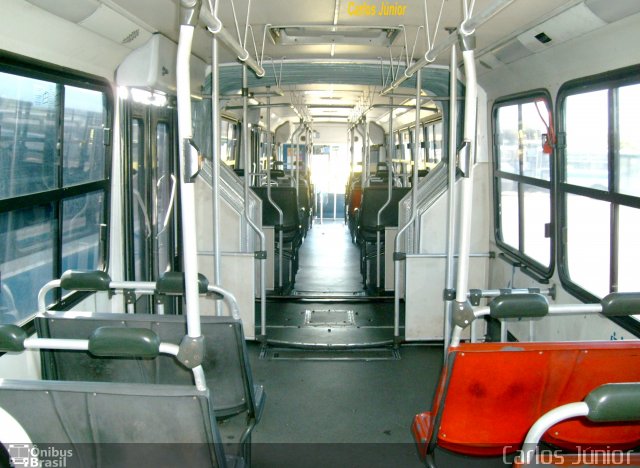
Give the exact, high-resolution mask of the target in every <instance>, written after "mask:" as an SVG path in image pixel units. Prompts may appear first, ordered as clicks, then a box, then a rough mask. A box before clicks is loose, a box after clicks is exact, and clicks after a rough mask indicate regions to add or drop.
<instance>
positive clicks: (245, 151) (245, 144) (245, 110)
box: [241, 64, 267, 339]
mask: <svg viewBox="0 0 640 468" xmlns="http://www.w3.org/2000/svg"><path fill="white" fill-rule="evenodd" d="M248 101H249V85H248V79H247V66H246V65H244V64H243V65H242V142H241V143H242V156H243V157H244V217H245V219H246V221H247V224H248V225H249V226H250V227H251V229H253V230H254V231H255V233H256V234H257V235H258V239H260V252H259V255H258V257H259V258H260V335H262V339H266V336H267V323H266V320H267V292H266V289H267V288H266V279H267V278H266V260H267V259H266V258H265V257H266V255H265V244H266V243H265V238H264V232H262V229H260V228H259V227H258V226H256V224H255V223H254V222H253V220H252V219H251V216H249V177H250V175H249V174H250V170H251V169H250V166H251V155H250V154H249V138H250V137H249V122H248V120H249V102H248Z"/></svg>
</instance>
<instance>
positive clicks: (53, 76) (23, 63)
mask: <svg viewBox="0 0 640 468" xmlns="http://www.w3.org/2000/svg"><path fill="white" fill-rule="evenodd" d="M0 72H2V73H7V74H12V75H15V76H20V77H24V78H28V79H36V80H42V81H47V82H50V83H53V84H55V85H56V86H57V87H58V89H59V90H60V93H59V103H58V108H57V109H56V112H57V116H56V118H57V124H56V125H57V128H56V134H57V137H58V139H59V141H60V148H59V149H58V151H57V152H56V154H55V156H54V160H55V164H56V166H57V167H58V169H57V174H58V175H57V176H56V178H57V185H58V183H59V186H57V187H56V188H53V189H49V190H44V191H41V192H36V193H30V194H26V195H18V196H15V197H11V198H6V199H4V200H0V213H9V212H12V211H17V210H20V209H24V208H30V207H34V206H38V205H44V204H46V203H51V204H52V205H53V206H54V212H55V217H54V219H53V222H54V223H55V224H56V233H55V238H54V240H53V251H54V258H53V260H52V263H53V268H52V269H53V279H55V278H59V277H60V276H61V274H62V273H63V272H62V271H61V269H62V264H63V237H64V231H63V223H64V218H63V215H62V212H63V206H64V202H65V200H69V199H72V198H74V197H77V196H82V195H90V194H94V193H100V194H102V196H103V203H104V206H103V212H102V217H103V220H104V223H103V225H104V226H105V228H104V229H99V231H98V236H99V237H98V239H99V245H98V256H99V258H100V259H101V264H100V265H99V267H100V268H101V269H102V270H103V271H107V270H108V268H109V230H110V224H109V221H110V219H109V209H110V201H111V167H112V166H111V158H112V149H113V128H114V102H115V99H114V96H113V88H112V86H111V84H110V83H109V81H108V80H106V79H104V78H101V77H98V76H94V75H89V74H87V73H83V72H79V71H75V70H70V69H68V68H65V67H61V66H58V65H54V64H50V63H47V62H42V61H39V60H35V59H32V58H28V57H23V56H21V55H17V54H13V53H9V52H6V51H0ZM65 86H72V87H76V88H81V89H85V90H91V91H98V92H100V93H102V94H103V96H104V105H105V107H104V111H105V128H104V132H105V134H104V143H103V144H104V178H103V179H100V180H96V181H90V182H83V183H79V184H74V185H69V186H66V187H65V186H64V184H63V180H62V172H63V170H64V113H65V106H64V97H65V94H64V88H65ZM41 286H44V285H41ZM36 294H37V291H36ZM51 294H53V295H54V302H53V304H52V305H51V306H50V307H51V308H52V309H54V310H61V309H66V308H69V307H71V306H73V305H75V304H77V303H79V302H80V301H81V300H83V299H84V298H85V297H87V296H88V295H90V294H91V293H89V292H71V293H67V294H65V295H63V291H62V290H61V289H60V288H57V289H55V290H53V291H52V292H51ZM36 313H37V310H36V311H34V312H33V313H31V314H29V315H26V316H24V317H23V318H21V319H20V320H18V322H16V324H17V325H19V326H21V327H22V328H23V329H24V330H25V331H27V333H30V332H33V330H34V325H33V321H34V316H35V314H36Z"/></svg>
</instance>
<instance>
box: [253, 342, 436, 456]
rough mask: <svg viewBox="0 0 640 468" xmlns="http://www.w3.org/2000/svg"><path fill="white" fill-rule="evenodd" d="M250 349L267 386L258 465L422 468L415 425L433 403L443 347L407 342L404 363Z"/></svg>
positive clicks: (255, 437) (258, 378) (256, 442)
mask: <svg viewBox="0 0 640 468" xmlns="http://www.w3.org/2000/svg"><path fill="white" fill-rule="evenodd" d="M249 346H250V354H251V358H252V362H251V364H252V368H253V374H254V378H255V381H256V382H257V383H260V384H262V385H264V386H265V389H266V391H267V404H266V406H265V412H264V415H263V419H262V421H261V422H260V424H259V425H258V426H257V427H256V429H255V431H254V435H253V443H254V455H253V466H255V467H258V468H260V467H281V466H282V467H284V466H291V467H307V466H309V467H311V466H313V467H324V466H327V467H340V466H345V467H347V466H349V467H351V466H363V467H364V466H367V467H370V466H387V467H389V466H399V467H412V466H415V467H419V466H421V463H420V461H419V459H418V456H417V452H416V450H415V446H414V444H413V439H412V436H411V432H410V426H411V421H412V420H413V417H414V416H415V415H416V414H417V413H419V412H422V411H424V410H425V409H426V408H427V406H428V404H429V402H430V401H431V398H432V395H433V392H434V389H435V385H436V382H437V379H438V376H439V374H440V367H441V362H442V349H441V347H439V346H403V347H401V348H400V351H399V352H400V359H399V360H374V361H361V360H347V361H336V360H320V361H318V360H307V359H298V360H284V361H280V360H269V359H260V358H259V354H260V351H261V349H260V347H261V345H260V344H258V343H251V344H250V345H249ZM308 352H310V353H313V352H312V351H308Z"/></svg>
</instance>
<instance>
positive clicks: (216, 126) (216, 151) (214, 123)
mask: <svg viewBox="0 0 640 468" xmlns="http://www.w3.org/2000/svg"><path fill="white" fill-rule="evenodd" d="M216 3H218V2H216ZM218 70H219V69H218V38H217V37H216V36H215V34H214V35H212V38H211V128H212V131H211V133H212V137H213V155H212V161H211V162H212V171H211V172H212V177H211V178H212V179H213V180H212V187H213V284H214V285H215V286H218V287H220V286H222V284H221V278H220V263H221V261H220V147H221V140H220V108H219V107H218V102H219V101H220V83H219V81H218ZM216 315H222V304H221V303H220V301H218V300H216Z"/></svg>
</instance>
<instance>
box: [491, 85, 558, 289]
mask: <svg viewBox="0 0 640 468" xmlns="http://www.w3.org/2000/svg"><path fill="white" fill-rule="evenodd" d="M536 99H543V100H544V101H545V103H546V105H547V109H548V110H549V115H552V116H555V114H554V107H553V101H552V99H551V94H550V93H549V91H548V90H547V89H545V88H538V89H533V90H530V91H525V92H522V93H517V94H511V95H508V96H503V97H500V98H498V99H496V100H495V101H494V103H493V107H492V109H491V131H492V139H493V145H492V146H493V148H492V152H493V160H492V164H493V171H492V172H493V174H492V179H493V182H492V185H493V198H494V203H493V219H494V236H495V240H496V245H497V246H498V248H500V250H502V251H503V253H502V254H501V255H500V257H501V258H503V259H504V260H506V261H507V262H508V263H510V264H512V265H513V266H517V267H519V268H520V270H521V271H522V272H523V273H525V274H526V275H528V276H530V277H532V278H533V279H534V280H536V281H537V282H539V283H542V284H548V283H549V280H550V278H551V277H552V276H553V274H554V271H555V263H556V262H555V258H556V233H555V229H554V223H555V220H556V201H555V198H556V193H555V180H556V177H555V166H556V162H555V157H556V149H555V148H554V151H553V152H552V153H551V154H549V180H548V181H547V180H544V179H539V178H536V177H531V176H525V175H522V174H515V173H510V172H504V171H501V170H500V169H499V167H500V165H499V157H500V155H499V138H498V130H499V129H498V124H497V117H498V111H499V109H500V108H501V107H506V106H510V105H516V104H525V103H530V102H534V101H535V100H536ZM549 124H550V125H551V127H553V123H551V122H550V123H549ZM518 125H520V124H518ZM503 180H510V181H512V182H515V183H517V184H518V233H519V234H518V244H519V246H518V248H517V249H515V248H514V247H513V246H511V245H509V244H507V243H506V242H505V241H504V240H503V235H502V229H501V213H502V204H501V202H500V182H501V181H503ZM522 184H527V185H531V186H534V187H538V188H543V189H547V190H549V198H550V204H549V213H550V217H549V218H550V219H549V223H550V229H549V230H548V234H549V237H548V238H549V243H550V246H549V250H550V251H549V265H548V266H545V265H543V264H541V263H540V262H538V261H537V260H535V259H534V258H532V257H530V256H528V255H526V254H525V253H524V236H523V233H524V226H525V223H524V220H525V218H524V216H523V209H522V208H523V205H524V196H523V192H522V190H521V186H522Z"/></svg>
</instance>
